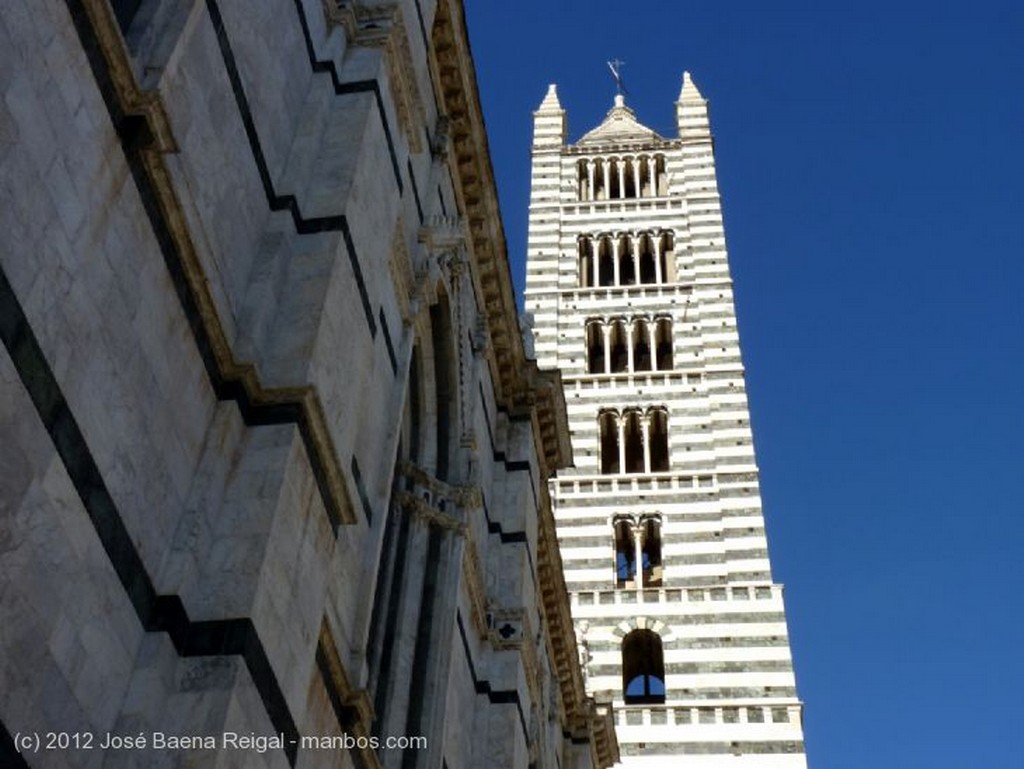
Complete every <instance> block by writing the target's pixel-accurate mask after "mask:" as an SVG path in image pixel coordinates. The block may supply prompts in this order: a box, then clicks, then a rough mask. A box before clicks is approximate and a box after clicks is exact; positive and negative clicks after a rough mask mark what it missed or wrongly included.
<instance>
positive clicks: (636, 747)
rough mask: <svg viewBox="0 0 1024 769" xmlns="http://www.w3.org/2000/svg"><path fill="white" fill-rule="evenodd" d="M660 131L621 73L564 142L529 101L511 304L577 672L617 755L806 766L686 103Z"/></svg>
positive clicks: (696, 130)
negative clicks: (521, 276) (628, 97)
mask: <svg viewBox="0 0 1024 769" xmlns="http://www.w3.org/2000/svg"><path fill="white" fill-rule="evenodd" d="M676 119H677V121H676V122H677V130H678V135H677V136H672V137H661V136H659V135H658V134H657V133H655V132H654V131H652V130H651V129H649V128H647V127H645V126H643V125H641V124H640V123H639V122H638V121H637V119H636V116H635V115H634V113H633V111H632V110H631V109H630V108H629V107H628V106H626V104H625V101H624V99H623V97H622V96H621V95H619V96H617V97H616V100H615V104H614V105H613V107H612V109H611V110H610V111H609V112H608V115H607V117H606V118H605V120H604V121H603V122H602V123H601V125H599V126H598V127H597V128H595V129H593V130H592V131H589V132H588V133H586V134H584V135H583V137H582V138H581V139H580V140H579V141H577V142H576V143H574V144H570V143H567V136H566V133H567V132H566V114H565V112H564V110H563V109H562V107H561V105H560V103H559V100H558V95H557V91H556V89H555V86H551V87H550V89H549V91H548V93H547V95H546V96H545V98H544V100H543V102H542V103H541V105H540V107H539V109H538V110H537V111H536V112H535V113H534V139H533V155H532V158H533V166H532V168H533V181H532V188H531V197H530V232H529V247H528V261H527V283H526V310H527V312H528V313H530V315H531V316H532V318H533V328H534V335H535V348H536V351H537V360H538V361H539V363H540V365H541V366H542V367H552V368H555V367H557V368H559V369H560V370H561V371H562V378H563V381H564V384H565V391H566V395H565V397H566V401H567V404H568V414H569V426H570V431H571V434H572V442H573V450H574V466H573V467H572V468H567V469H564V470H560V471H559V472H558V477H557V479H555V480H553V481H552V483H551V489H552V492H551V493H552V498H553V500H554V505H555V518H556V520H557V522H558V523H557V525H558V538H559V544H560V546H561V551H562V558H563V562H564V564H565V578H566V583H567V585H568V587H569V590H570V593H571V596H572V606H573V615H574V617H575V620H576V632H577V636H578V639H579V643H580V649H581V658H582V660H583V664H584V667H585V673H586V675H587V689H588V691H590V692H591V693H592V694H593V695H594V696H595V697H596V698H598V699H599V700H602V701H610V702H612V703H613V704H614V706H615V720H616V732H617V734H618V740H619V743H620V748H621V752H622V766H623V767H630V769H668V768H669V767H673V768H674V767H700V769H719V768H721V769H747V768H749V769H805V767H806V760H805V756H804V746H803V730H802V726H801V717H802V703H801V702H800V700H799V699H798V698H797V693H796V684H795V678H794V674H793V665H792V659H791V655H790V651H789V641H788V632H787V628H786V616H785V612H784V607H783V599H782V586H781V585H778V584H775V583H774V582H773V580H772V574H771V566H770V563H769V559H768V546H767V541H766V539H765V530H764V519H763V516H762V513H761V499H760V492H759V489H758V470H757V464H756V462H755V458H754V448H753V439H752V434H751V429H750V415H749V412H748V409H747V401H746V395H745V390H744V374H743V365H742V362H741V359H740V347H739V337H738V333H737V328H736V315H735V311H734V308H733V302H732V281H731V277H730V274H729V265H728V259H727V254H726V248H725V232H724V229H723V226H722V213H721V204H720V200H719V195H718V186H717V182H716V178H715V159H714V152H713V145H712V138H711V130H710V125H709V122H708V111H707V103H706V102H705V100H704V98H703V97H702V96H701V94H700V92H699V91H698V90H697V87H696V85H694V83H693V81H692V80H691V79H690V76H689V75H684V77H683V85H682V89H681V92H680V94H679V100H678V102H677V103H676Z"/></svg>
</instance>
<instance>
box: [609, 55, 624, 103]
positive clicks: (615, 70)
mask: <svg viewBox="0 0 1024 769" xmlns="http://www.w3.org/2000/svg"><path fill="white" fill-rule="evenodd" d="M625 63H626V62H624V61H620V60H619V59H612V60H611V61H610V62H608V69H610V70H611V71H612V77H613V78H615V93H617V94H618V95H619V96H625V95H626V84H625V83H624V82H622V72H621V69H622V65H623V64H625Z"/></svg>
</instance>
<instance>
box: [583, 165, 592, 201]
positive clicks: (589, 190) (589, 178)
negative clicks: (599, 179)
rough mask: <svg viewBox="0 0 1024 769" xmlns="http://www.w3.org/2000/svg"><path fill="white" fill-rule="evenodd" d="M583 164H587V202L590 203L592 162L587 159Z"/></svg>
mask: <svg viewBox="0 0 1024 769" xmlns="http://www.w3.org/2000/svg"><path fill="white" fill-rule="evenodd" d="M584 162H585V163H586V164H587V200H590V201H592V200H593V199H594V161H593V160H591V159H587V160H585V161H584Z"/></svg>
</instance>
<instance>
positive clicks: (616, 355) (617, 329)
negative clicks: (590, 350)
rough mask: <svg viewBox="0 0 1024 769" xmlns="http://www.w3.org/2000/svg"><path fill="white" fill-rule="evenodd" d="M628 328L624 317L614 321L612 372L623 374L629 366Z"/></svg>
mask: <svg viewBox="0 0 1024 769" xmlns="http://www.w3.org/2000/svg"><path fill="white" fill-rule="evenodd" d="M627 345H628V340H627V339H626V328H625V323H623V321H622V318H617V319H616V320H614V321H613V322H612V336H611V351H610V352H611V372H612V373H613V374H621V373H622V372H624V371H625V370H626V368H627V363H628V362H629V351H628V349H627Z"/></svg>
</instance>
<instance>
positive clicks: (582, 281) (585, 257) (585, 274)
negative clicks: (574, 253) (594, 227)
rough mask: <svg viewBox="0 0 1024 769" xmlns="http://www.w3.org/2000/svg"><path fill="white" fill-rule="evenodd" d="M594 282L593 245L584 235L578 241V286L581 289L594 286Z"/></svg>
mask: <svg viewBox="0 0 1024 769" xmlns="http://www.w3.org/2000/svg"><path fill="white" fill-rule="evenodd" d="M596 283H597V281H595V280H594V245H593V243H592V242H591V240H590V238H588V237H587V236H586V235H584V236H583V237H581V238H580V239H579V285H580V287H581V288H586V287H588V286H593V285H596Z"/></svg>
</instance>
